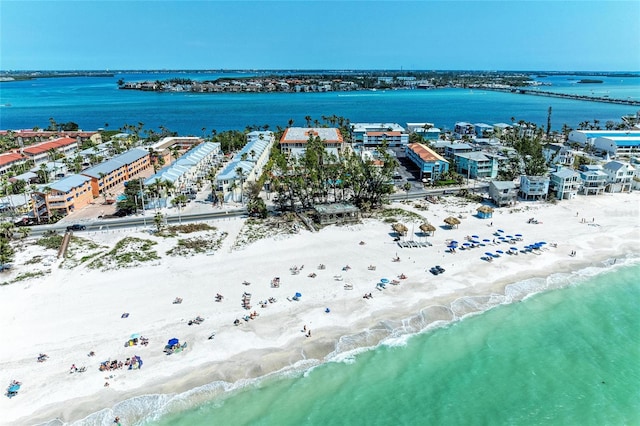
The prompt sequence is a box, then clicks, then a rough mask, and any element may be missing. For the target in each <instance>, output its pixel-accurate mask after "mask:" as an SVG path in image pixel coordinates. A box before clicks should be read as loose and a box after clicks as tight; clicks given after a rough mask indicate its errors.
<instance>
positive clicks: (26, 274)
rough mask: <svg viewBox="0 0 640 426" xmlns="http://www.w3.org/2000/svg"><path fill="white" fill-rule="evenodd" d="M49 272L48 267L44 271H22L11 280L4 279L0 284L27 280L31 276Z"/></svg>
mask: <svg viewBox="0 0 640 426" xmlns="http://www.w3.org/2000/svg"><path fill="white" fill-rule="evenodd" d="M49 272H51V270H50V269H48V270H46V271H34V272H24V273H22V274H19V275H18V276H17V277H15V278H14V279H12V280H11V281H5V282H3V283H1V284H0V285H8V284H13V283H17V282H20V281H25V280H29V279H31V278H38V277H42V276H44V275H45V274H48V273H49Z"/></svg>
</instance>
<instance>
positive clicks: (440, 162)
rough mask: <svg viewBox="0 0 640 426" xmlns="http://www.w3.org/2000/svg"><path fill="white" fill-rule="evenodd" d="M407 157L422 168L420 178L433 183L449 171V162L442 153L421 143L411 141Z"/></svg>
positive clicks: (407, 149)
mask: <svg viewBox="0 0 640 426" xmlns="http://www.w3.org/2000/svg"><path fill="white" fill-rule="evenodd" d="M405 153H406V155H407V158H408V159H409V160H411V162H413V163H414V164H415V165H416V166H417V167H418V170H420V179H421V180H422V181H423V182H425V183H427V182H429V183H433V182H435V181H437V180H438V179H440V177H441V176H442V174H443V173H446V172H447V171H449V162H448V161H447V160H445V159H444V157H442V156H441V155H440V154H438V153H436V152H435V151H434V150H432V149H431V148H429V147H427V146H426V145H424V144H421V143H410V144H409V145H407V148H406V150H405Z"/></svg>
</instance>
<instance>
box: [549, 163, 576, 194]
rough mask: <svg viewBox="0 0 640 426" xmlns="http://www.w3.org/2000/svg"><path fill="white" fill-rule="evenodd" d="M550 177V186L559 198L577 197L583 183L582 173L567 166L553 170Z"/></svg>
mask: <svg viewBox="0 0 640 426" xmlns="http://www.w3.org/2000/svg"><path fill="white" fill-rule="evenodd" d="M549 179H550V180H549V188H550V190H551V191H552V192H553V193H554V194H555V196H556V198H557V199H558V200H570V199H573V198H575V197H576V195H577V194H578V190H579V189H580V185H581V183H582V181H581V179H580V175H579V174H578V173H577V172H575V171H574V170H572V169H569V168H566V167H562V168H560V169H558V170H557V171H555V172H552V173H551V175H550V178H549Z"/></svg>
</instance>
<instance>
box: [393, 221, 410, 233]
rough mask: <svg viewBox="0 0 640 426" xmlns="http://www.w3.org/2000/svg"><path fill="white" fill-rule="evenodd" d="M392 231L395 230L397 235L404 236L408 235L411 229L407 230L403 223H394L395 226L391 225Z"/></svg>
mask: <svg viewBox="0 0 640 426" xmlns="http://www.w3.org/2000/svg"><path fill="white" fill-rule="evenodd" d="M391 229H393V230H394V231H396V233H397V234H398V235H404V234H406V233H407V231H408V230H409V228H407V227H406V226H404V225H403V224H401V223H394V224H393V225H391Z"/></svg>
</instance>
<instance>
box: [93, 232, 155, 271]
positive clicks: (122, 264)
mask: <svg viewBox="0 0 640 426" xmlns="http://www.w3.org/2000/svg"><path fill="white" fill-rule="evenodd" d="M156 244H157V243H156V242H155V241H151V240H144V239H142V238H136V237H126V238H123V239H122V240H120V241H118V243H117V244H116V245H115V246H114V248H113V249H112V250H110V251H109V252H107V253H104V255H103V256H102V257H100V258H99V259H96V260H95V261H94V262H91V263H89V264H88V265H87V266H88V267H89V268H91V269H101V270H103V271H105V270H109V269H119V268H132V267H134V266H138V265H141V264H143V263H146V262H151V261H154V260H159V259H160V257H159V256H158V253H157V252H156V251H155V250H153V246H155V245H156Z"/></svg>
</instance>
